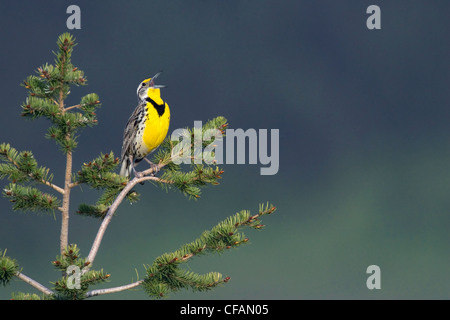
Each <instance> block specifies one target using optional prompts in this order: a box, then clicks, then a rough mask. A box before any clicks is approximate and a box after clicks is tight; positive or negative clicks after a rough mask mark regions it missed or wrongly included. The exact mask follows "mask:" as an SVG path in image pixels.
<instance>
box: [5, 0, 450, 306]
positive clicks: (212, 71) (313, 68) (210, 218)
mask: <svg viewBox="0 0 450 320" xmlns="http://www.w3.org/2000/svg"><path fill="white" fill-rule="evenodd" d="M70 4H77V5H79V6H80V8H81V27H82V29H81V30H68V29H67V28H66V19H67V18H68V17H69V15H68V14H66V8H67V7H68V6H69V5H70ZM371 4H377V5H379V6H380V8H381V19H382V22H381V23H382V24H381V26H382V29H381V30H368V29H367V27H366V19H367V18H368V16H369V15H368V14H366V9H367V7H368V6H369V5H371ZM449 14H450V3H449V2H448V1H348V0H346V1H331V0H330V1H324V0H321V1H256V0H253V1H215V0H214V1H95V2H94V1H76V2H68V1H48V0H47V1H15V2H11V1H9V2H5V1H3V2H2V3H1V4H0V43H1V55H0V65H1V68H0V70H1V76H0V89H1V93H2V103H1V118H0V142H3V141H4V142H9V143H11V144H12V146H13V147H15V148H17V149H18V150H32V151H33V153H34V155H35V157H36V158H37V159H38V161H39V163H40V164H41V165H44V166H47V167H50V168H51V169H52V170H53V172H54V173H55V180H54V182H55V183H57V184H59V185H62V181H63V170H64V163H65V161H64V157H63V155H62V154H61V153H60V152H59V151H58V150H57V147H56V146H55V144H54V142H53V141H49V140H47V139H45V138H44V134H45V132H46V128H47V127H48V122H46V121H45V120H38V121H24V119H23V118H21V117H20V110H21V109H20V105H21V103H22V102H23V101H24V100H25V98H26V90H25V89H24V88H23V87H20V86H19V84H20V83H21V82H22V81H23V80H24V79H25V78H26V77H27V76H28V75H29V74H32V73H33V72H34V70H35V69H36V67H38V66H40V65H42V64H44V63H45V62H50V63H53V55H52V53H51V52H52V50H56V39H57V37H58V35H60V34H61V33H63V32H66V31H70V32H71V33H72V34H74V35H75V37H76V40H77V42H78V43H79V45H78V46H77V47H75V51H74V54H73V63H74V64H75V65H76V66H78V67H79V68H80V69H82V70H84V71H85V74H86V75H87V78H88V86H85V87H79V88H74V89H73V90H72V95H71V96H70V98H69V100H68V101H67V104H68V105H72V104H76V103H78V102H79V99H80V97H81V96H82V95H84V94H87V93H89V92H96V93H98V94H99V96H100V100H101V101H102V108H101V109H99V111H98V118H99V125H98V126H96V127H94V128H92V129H86V130H85V131H84V132H83V134H82V135H81V136H80V138H79V142H80V144H79V148H78V149H77V150H76V152H75V153H74V170H78V168H80V166H81V165H82V163H83V162H86V161H89V160H91V159H93V158H94V157H96V156H97V155H98V154H99V153H100V152H109V151H111V150H112V151H114V153H115V154H117V155H118V154H120V148H121V143H122V133H123V127H124V125H125V123H126V121H127V119H128V117H129V115H130V114H131V112H132V111H133V109H134V107H135V104H136V87H137V85H138V83H139V82H140V81H141V80H143V79H145V78H148V77H151V76H153V75H154V74H155V73H156V72H158V71H160V70H164V73H163V75H162V76H161V78H160V80H159V83H160V84H166V85H167V86H168V87H167V88H166V89H164V90H163V91H162V94H163V98H164V99H165V100H166V101H167V102H168V103H169V105H170V107H171V111H172V122H171V127H170V132H171V131H172V130H174V129H176V128H182V127H186V126H193V124H194V120H203V121H206V120H207V119H210V118H213V117H215V116H218V115H223V116H225V117H226V118H227V119H228V120H229V124H230V127H231V128H242V129H244V130H246V129H248V128H255V129H280V170H279V172H278V174H276V175H274V176H261V175H260V174H259V168H260V165H248V164H247V165H225V166H224V169H225V174H224V178H223V179H222V181H221V184H220V185H219V186H216V187H209V188H208V189H206V190H205V191H204V192H203V195H202V198H201V199H200V200H198V201H189V200H188V199H187V198H185V197H184V196H183V195H181V194H180V193H178V192H169V193H166V192H165V191H162V190H161V189H158V188H155V187H153V186H152V185H151V184H145V185H144V186H140V187H139V189H140V190H139V191H140V192H141V193H142V200H141V201H140V202H139V203H138V204H135V205H133V206H130V205H129V204H127V203H124V204H122V205H121V207H120V208H119V210H118V212H117V215H116V216H115V217H114V219H113V220H112V223H111V224H110V226H109V228H108V230H107V232H106V235H105V238H104V240H103V243H102V245H101V247H100V251H99V254H98V256H97V258H96V260H95V267H97V268H104V270H105V271H106V272H108V273H111V275H112V276H111V281H110V282H109V283H107V284H105V285H103V286H102V287H112V286H119V285H123V284H127V283H130V282H131V281H135V280H136V277H137V275H136V274H137V273H138V274H139V276H140V278H143V276H144V274H145V271H144V268H143V264H148V263H151V262H153V260H154V258H155V257H157V256H158V255H160V254H162V253H164V252H169V251H173V250H175V249H177V248H178V247H179V246H180V245H182V244H184V243H186V242H190V241H192V240H193V239H195V238H196V237H198V236H199V235H200V233H201V232H202V231H203V230H206V229H209V228H211V227H212V226H214V225H215V224H216V223H217V222H219V221H221V220H223V219H224V218H226V217H228V216H229V215H232V214H234V213H235V212H236V211H240V210H241V209H250V210H252V212H255V211H256V210H257V209H258V204H259V203H261V202H266V201H269V202H271V203H273V204H274V205H275V206H277V208H278V211H277V212H276V214H274V215H273V216H269V217H267V218H266V219H264V223H265V224H266V229H265V230H264V231H261V232H259V231H254V230H249V231H247V232H246V235H247V236H248V237H249V239H250V241H249V242H250V244H249V245H247V246H242V247H240V248H239V249H237V250H232V251H230V252H226V253H224V254H223V255H215V256H204V257H199V258H196V259H193V260H192V261H191V262H189V264H188V266H187V267H188V268H190V269H191V270H192V271H195V272H201V273H203V272H208V271H219V272H221V273H222V274H223V275H224V276H230V277H231V280H230V282H229V283H228V284H226V285H225V286H223V287H221V288H217V289H215V290H213V291H212V292H207V293H191V292H189V291H181V292H179V293H177V294H174V295H172V296H171V297H172V298H173V299H394V298H400V299H436V298H437V299H447V298H448V297H449V293H450V282H449V281H448V271H449V270H450V255H449V252H450V250H449V249H450V245H449V228H450V218H449V208H450V198H449V193H450V140H449V138H450V128H449V116H450V110H449V107H450V105H449V97H450V96H449V92H450V90H449V88H448V86H449V76H450V74H449V71H450V68H449V67H450V64H449V62H448V59H449V53H450V52H449V49H450V46H449V41H450V40H449V39H450V38H449V33H448V31H449V30H450V22H449V21H450V19H449ZM6 183H7V181H6V180H5V181H3V184H6ZM46 191H48V190H46ZM72 194H73V197H72V202H71V213H72V215H71V220H70V234H69V241H70V242H72V243H77V244H78V246H79V247H80V248H81V254H82V255H87V254H88V252H89V249H90V246H91V244H92V241H93V239H94V236H95V233H96V231H97V228H98V226H99V222H98V221H97V220H94V219H91V218H83V217H79V216H77V215H75V214H74V211H75V210H76V207H77V206H78V204H79V203H80V202H88V203H89V202H91V203H92V202H93V201H95V199H96V197H97V196H98V194H97V193H96V192H91V191H90V190H89V189H88V188H87V187H84V188H83V189H82V190H80V189H76V190H75V191H74V192H73V193H72ZM59 229H60V217H59V216H58V212H55V217H52V216H51V215H50V216H45V215H43V216H42V215H41V216H40V215H35V214H32V213H31V214H23V213H20V212H12V210H11V206H10V203H9V202H8V200H7V199H5V198H3V199H0V247H1V248H7V249H8V251H7V254H8V255H9V256H11V257H13V258H16V259H17V260H18V261H19V264H20V266H21V267H22V268H23V273H25V274H26V275H28V276H30V277H32V278H33V279H36V280H37V281H39V282H41V283H43V284H44V285H47V286H51V284H49V281H55V280H56V279H57V278H58V277H59V273H58V272H56V271H55V270H54V269H53V268H52V266H51V265H50V261H52V260H54V258H55V256H56V255H57V254H58V253H59ZM372 264H375V265H378V266H380V268H381V290H372V291H371V290H368V289H367V287H366V279H367V277H368V276H369V275H368V274H366V268H367V267H368V266H369V265H372ZM13 291H23V292H35V291H34V289H32V288H31V287H29V286H28V285H26V284H24V283H22V282H21V281H19V280H15V281H13V282H12V283H11V284H10V285H9V286H7V287H6V288H0V298H2V299H9V298H10V293H11V292H13ZM100 298H102V299H146V298H147V296H146V295H145V293H144V292H143V291H141V290H134V291H131V292H122V293H117V294H113V295H108V296H102V297H100Z"/></svg>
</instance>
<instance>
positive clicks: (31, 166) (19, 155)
mask: <svg viewBox="0 0 450 320" xmlns="http://www.w3.org/2000/svg"><path fill="white" fill-rule="evenodd" d="M0 160H3V161H5V162H9V163H6V164H0V178H5V177H8V179H9V180H10V181H12V182H24V181H30V180H33V181H36V182H39V183H42V184H44V185H46V186H49V187H50V188H52V189H54V190H55V191H58V192H59V193H61V194H64V189H62V188H60V187H58V186H57V185H55V184H53V183H52V180H53V174H50V173H49V171H50V170H49V169H47V168H45V167H38V165H37V161H36V159H35V158H34V156H33V153H32V152H31V151H22V152H18V151H17V150H16V149H14V148H12V147H11V146H10V145H9V144H7V143H2V144H0Z"/></svg>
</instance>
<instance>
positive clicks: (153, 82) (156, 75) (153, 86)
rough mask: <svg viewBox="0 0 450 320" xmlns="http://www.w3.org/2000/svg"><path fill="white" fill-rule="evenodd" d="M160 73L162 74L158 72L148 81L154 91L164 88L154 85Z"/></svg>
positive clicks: (163, 86)
mask: <svg viewBox="0 0 450 320" xmlns="http://www.w3.org/2000/svg"><path fill="white" fill-rule="evenodd" d="M161 73H162V71H160V72H158V73H157V74H155V75H154V76H153V78H152V79H151V80H150V87H152V88H156V89H158V88H165V87H166V86H165V85H155V79H156V78H158V77H159V75H160V74H161Z"/></svg>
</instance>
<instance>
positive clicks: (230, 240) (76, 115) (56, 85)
mask: <svg viewBox="0 0 450 320" xmlns="http://www.w3.org/2000/svg"><path fill="white" fill-rule="evenodd" d="M75 45H76V44H75V42H74V38H73V37H72V35H70V34H69V33H64V34H62V35H61V36H59V38H58V40H57V46H58V50H57V51H56V53H55V56H56V58H55V61H54V64H48V63H46V64H45V65H43V66H41V67H39V68H37V74H36V75H31V76H29V77H27V78H26V79H25V81H24V82H23V84H22V85H23V86H24V87H25V88H26V89H27V90H28V97H27V98H26V100H25V102H24V103H23V104H22V106H21V107H22V113H21V115H22V116H23V117H25V118H30V119H37V118H42V117H43V118H47V119H48V120H49V121H50V124H51V125H50V127H49V128H48V131H47V133H46V135H45V136H46V138H48V139H51V140H54V141H55V142H56V144H57V145H58V147H59V149H60V151H61V152H63V153H64V155H65V157H66V166H65V173H64V178H65V179H64V185H63V186H58V185H56V184H54V183H53V176H54V175H53V173H52V172H51V170H50V169H49V168H46V167H43V166H40V165H38V162H37V160H36V159H35V157H34V155H33V153H32V152H31V151H17V150H16V149H14V148H13V147H12V146H11V145H10V144H8V143H2V144H0V161H1V163H0V177H1V178H2V179H8V180H9V184H7V185H6V186H5V187H4V189H3V195H4V196H5V197H6V198H8V199H9V201H10V202H11V203H12V209H13V210H14V211H17V210H21V211H27V212H28V211H31V212H43V213H50V214H53V215H55V214H56V213H57V212H59V213H60V214H61V221H62V222H61V232H60V252H59V254H58V255H57V257H56V259H55V260H54V261H52V264H53V267H54V268H56V269H57V270H59V271H60V272H59V274H60V275H61V278H60V279H58V280H56V281H55V282H52V283H51V285H52V288H51V289H50V288H48V287H46V286H44V285H42V284H40V283H39V282H38V281H36V280H34V279H31V278H29V277H28V276H26V275H25V274H23V273H22V267H21V266H20V265H19V263H18V262H17V261H16V260H15V259H13V258H10V257H9V256H7V255H6V253H7V251H6V249H4V250H2V249H0V283H1V284H2V285H4V286H6V285H7V284H8V283H9V282H10V281H11V279H13V278H14V277H17V278H19V279H21V280H23V281H25V282H27V283H28V284H30V285H31V286H33V287H34V288H36V289H37V290H38V291H40V293H41V294H40V295H38V294H34V293H33V294H30V293H15V294H13V296H12V298H13V299H74V300H78V299H85V298H89V297H92V296H97V295H101V294H108V293H114V292H119V291H124V290H128V289H131V288H135V287H138V286H140V287H142V288H143V289H144V291H145V292H146V293H147V294H148V295H149V296H150V297H152V298H161V297H165V296H167V295H168V294H169V293H171V292H174V291H177V290H179V289H186V288H190V289H192V290H194V291H204V290H209V289H212V288H215V287H217V286H218V285H221V284H223V283H226V282H228V280H229V277H225V278H224V277H223V276H222V275H221V274H220V273H217V272H211V273H208V274H203V275H200V274H197V273H195V272H192V271H188V270H186V269H183V268H182V266H183V264H184V263H186V262H187V261H189V260H190V259H192V258H194V257H196V256H201V255H206V254H211V253H215V252H222V251H225V250H228V249H231V248H235V247H237V246H240V245H242V244H245V243H247V241H248V239H247V238H246V236H245V235H244V234H243V232H242V229H244V228H253V229H261V228H262V227H263V225H262V224H261V217H262V216H263V215H267V214H271V213H272V212H274V211H275V207H273V206H272V205H269V204H267V205H260V207H259V211H258V213H256V214H253V215H252V214H251V213H250V212H249V211H247V210H242V211H241V212H238V213H236V214H235V215H233V216H231V217H229V218H227V219H225V220H223V221H222V222H220V223H219V224H217V225H216V226H214V227H213V228H212V229H211V230H209V231H205V232H203V233H202V234H201V235H200V237H199V238H197V239H196V240H194V241H192V242H191V243H188V244H185V245H183V246H182V247H181V248H179V249H178V250H175V251H173V252H171V253H164V254H162V255H161V256H159V257H157V258H156V259H155V261H154V262H153V263H151V264H148V265H146V267H145V268H146V270H145V277H144V279H141V280H139V281H136V282H134V283H130V284H128V285H124V286H120V287H114V288H109V289H97V290H94V289H92V287H93V286H94V285H95V284H98V283H102V282H105V281H108V278H109V277H110V275H109V274H108V273H106V272H104V271H103V269H97V270H94V269H92V268H91V267H92V266H93V264H94V260H95V257H96V255H97V252H98V250H99V247H100V244H101V241H102V239H103V235H104V233H105V231H106V229H107V227H108V225H109V223H110V221H111V219H112V218H113V216H114V213H115V212H116V210H117V208H118V206H119V205H120V204H121V203H122V202H123V201H124V200H125V199H127V200H128V201H129V202H131V203H133V202H136V201H139V194H138V192H137V190H136V188H135V187H136V186H138V185H139V184H141V183H143V182H144V181H152V182H154V183H155V184H156V185H158V186H160V187H162V188H164V189H175V190H179V191H180V192H181V193H183V194H184V195H186V196H188V197H189V198H194V199H197V198H199V197H200V194H201V189H202V188H203V187H205V186H207V185H216V184H218V182H217V180H218V179H220V178H221V177H222V174H223V170H222V169H220V168H219V167H217V166H215V165H214V163H212V164H203V163H202V164H192V165H190V167H189V170H188V171H183V170H182V167H181V166H180V165H177V164H176V162H175V161H174V160H175V158H176V157H177V156H181V155H179V154H173V150H174V147H175V146H176V145H177V142H174V141H171V140H169V139H168V138H166V140H165V141H164V142H163V144H162V145H161V146H160V147H159V149H158V151H157V152H156V153H155V154H154V156H153V159H152V162H153V163H155V164H157V166H153V167H150V168H148V169H145V170H144V171H142V172H140V175H139V176H136V177H134V178H130V179H129V178H125V177H122V176H120V175H118V174H117V173H116V172H115V171H116V170H117V166H118V164H119V159H118V158H116V157H115V156H114V154H113V152H110V153H106V154H100V155H99V156H98V157H96V158H94V159H93V160H91V161H89V162H86V163H84V164H83V165H82V167H81V168H80V169H79V170H78V171H76V172H73V169H72V153H73V151H74V149H75V148H76V147H77V145H78V142H77V136H78V134H79V133H80V132H81V130H82V129H84V128H86V127H91V126H94V125H96V124H97V116H96V110H97V108H99V107H100V105H101V103H100V100H99V97H98V95H97V94H95V93H90V94H87V95H85V96H84V97H82V98H81V99H80V102H79V104H76V105H73V106H66V105H65V101H66V99H67V97H68V95H69V94H70V88H71V87H73V86H74V85H75V86H82V85H86V83H87V79H86V77H85V75H84V73H83V71H81V70H80V69H78V68H77V67H75V66H74V65H73V64H72V62H71V55H72V52H73V48H74V47H75ZM227 126H228V124H227V121H226V119H225V118H223V117H217V118H215V119H212V120H210V121H208V122H207V123H205V124H204V125H203V128H201V130H202V132H201V134H203V133H204V132H205V131H206V130H211V129H214V130H219V131H220V132H222V133H224V130H225V128H226V127H227ZM196 130H199V129H198V128H192V129H188V130H187V131H186V132H187V133H188V134H190V135H192V137H194V136H196ZM201 136H203V135H201ZM213 141H214V138H211V140H210V141H203V142H202V143H203V146H206V145H208V144H210V143H212V142H213ZM194 143H195V141H194V142H193V143H192V144H191V145H190V146H189V150H190V151H189V154H188V155H187V156H189V157H191V158H193V157H195V152H194V149H195V148H194ZM183 156H184V157H185V156H186V154H183ZM81 185H87V186H89V187H91V188H93V189H97V190H101V191H102V193H101V196H100V197H99V198H98V200H97V202H96V203H95V204H80V205H79V206H78V210H77V211H76V213H77V214H80V215H86V216H91V217H93V218H94V219H95V218H97V219H100V220H101V224H100V227H99V230H98V232H97V235H96V238H95V240H94V243H93V244H92V247H91V249H90V252H89V254H88V256H86V257H83V256H82V255H81V253H80V249H79V248H78V246H77V245H76V244H69V243H68V233H69V232H68V227H69V212H70V211H69V204H70V192H71V190H72V189H73V188H76V187H78V186H81ZM42 188H44V189H45V188H47V189H48V190H47V191H46V192H43V191H41V189H42Z"/></svg>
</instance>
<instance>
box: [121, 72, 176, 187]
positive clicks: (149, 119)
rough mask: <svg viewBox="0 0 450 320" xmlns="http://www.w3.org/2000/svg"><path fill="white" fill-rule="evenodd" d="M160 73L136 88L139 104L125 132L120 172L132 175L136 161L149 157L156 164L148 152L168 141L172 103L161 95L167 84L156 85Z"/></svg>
mask: <svg viewBox="0 0 450 320" xmlns="http://www.w3.org/2000/svg"><path fill="white" fill-rule="evenodd" d="M160 74H161V72H158V73H157V74H156V75H154V76H153V77H152V78H148V79H145V80H143V81H142V82H141V83H140V84H139V86H138V88H137V91H136V94H137V98H138V105H137V107H136V109H134V111H133V113H132V114H131V116H130V118H129V119H128V122H127V124H126V126H125V129H124V132H123V143H122V153H121V163H120V173H119V174H120V175H121V176H124V177H127V178H128V177H130V174H131V172H132V171H133V173H134V175H135V176H139V174H138V173H137V172H136V169H135V163H138V162H140V161H142V160H143V159H145V160H146V161H147V162H148V163H149V164H150V165H151V166H152V167H155V171H157V170H156V169H157V167H156V165H154V164H153V163H152V162H151V161H150V160H148V159H147V158H146V156H147V155H149V154H150V153H152V152H153V151H155V150H156V149H157V148H158V147H159V146H160V144H161V143H162V142H163V141H164V139H165V137H166V135H167V132H168V130H169V125H170V109H169V105H168V104H167V103H166V102H165V101H164V100H163V99H162V98H161V92H160V89H161V88H164V87H165V86H164V85H156V84H155V79H156V78H158V77H159V76H160Z"/></svg>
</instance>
